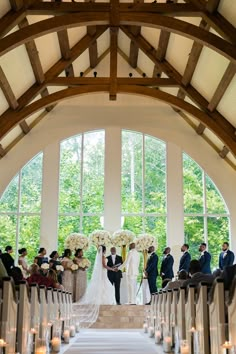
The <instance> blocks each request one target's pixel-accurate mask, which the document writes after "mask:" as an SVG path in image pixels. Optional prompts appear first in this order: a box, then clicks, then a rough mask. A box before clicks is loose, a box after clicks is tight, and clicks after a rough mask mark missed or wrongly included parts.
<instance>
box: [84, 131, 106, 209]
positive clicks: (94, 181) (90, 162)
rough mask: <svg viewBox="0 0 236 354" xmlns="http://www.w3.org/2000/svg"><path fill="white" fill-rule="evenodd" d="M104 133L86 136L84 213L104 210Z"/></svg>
mask: <svg viewBox="0 0 236 354" xmlns="http://www.w3.org/2000/svg"><path fill="white" fill-rule="evenodd" d="M104 148H105V133H104V131H99V132H93V133H87V134H85V135H84V154H83V212H84V213H96V212H98V213H99V212H103V210H104Z"/></svg>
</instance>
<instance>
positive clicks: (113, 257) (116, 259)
mask: <svg viewBox="0 0 236 354" xmlns="http://www.w3.org/2000/svg"><path fill="white" fill-rule="evenodd" d="M122 263H123V261H122V257H121V256H118V255H117V254H116V248H115V247H112V248H111V254H110V256H108V257H107V266H108V267H111V268H116V267H117V266H119V265H121V264H122ZM115 266H116V267H115ZM107 276H108V279H109V280H110V282H111V283H112V285H113V284H114V286H115V296H116V303H117V305H120V281H121V278H122V273H121V271H120V270H118V271H115V272H113V271H111V270H108V271H107Z"/></svg>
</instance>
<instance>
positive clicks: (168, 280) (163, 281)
mask: <svg viewBox="0 0 236 354" xmlns="http://www.w3.org/2000/svg"><path fill="white" fill-rule="evenodd" d="M170 281H171V279H170V278H166V279H164V280H162V283H161V288H162V289H164V288H165V287H166V286H167V284H168V283H169V282H170Z"/></svg>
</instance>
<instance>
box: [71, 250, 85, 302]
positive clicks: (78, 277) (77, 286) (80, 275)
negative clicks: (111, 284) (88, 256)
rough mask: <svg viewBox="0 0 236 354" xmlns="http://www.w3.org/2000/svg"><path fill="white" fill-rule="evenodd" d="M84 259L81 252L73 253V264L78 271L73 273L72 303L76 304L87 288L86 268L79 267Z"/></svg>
mask: <svg viewBox="0 0 236 354" xmlns="http://www.w3.org/2000/svg"><path fill="white" fill-rule="evenodd" d="M83 259H84V257H83V250H82V249H77V250H76V252H75V257H74V260H73V261H74V263H75V264H77V265H78V267H79V269H78V270H77V271H76V272H75V273H74V291H73V301H74V302H77V301H79V300H80V299H81V297H82V296H83V295H84V293H85V290H86V287H87V272H86V269H87V268H82V267H81V265H80V264H81V261H82V260H83Z"/></svg>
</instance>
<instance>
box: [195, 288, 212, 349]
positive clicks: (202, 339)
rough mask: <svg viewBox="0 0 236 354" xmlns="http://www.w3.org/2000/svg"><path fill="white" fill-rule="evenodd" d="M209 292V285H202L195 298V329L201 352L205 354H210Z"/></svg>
mask: <svg viewBox="0 0 236 354" xmlns="http://www.w3.org/2000/svg"><path fill="white" fill-rule="evenodd" d="M207 292H208V284H207V283H201V286H200V287H199V288H198V289H197V294H196V298H195V304H196V320H195V327H196V331H197V335H198V345H199V352H200V353H204V354H210V341H209V311H208V304H207Z"/></svg>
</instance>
